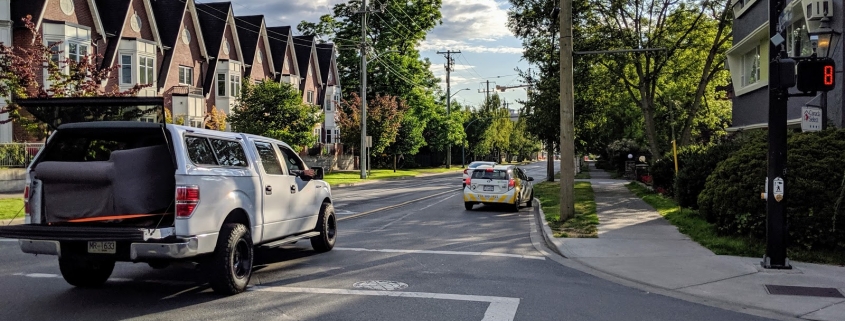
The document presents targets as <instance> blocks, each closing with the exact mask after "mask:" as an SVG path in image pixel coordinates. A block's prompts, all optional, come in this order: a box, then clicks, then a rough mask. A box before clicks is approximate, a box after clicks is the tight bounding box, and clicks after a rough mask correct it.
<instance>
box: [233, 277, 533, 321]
mask: <svg viewBox="0 0 845 321" xmlns="http://www.w3.org/2000/svg"><path fill="white" fill-rule="evenodd" d="M248 291H261V292H278V293H313V294H345V295H370V296H391V297H402V298H414V299H439V300H456V301H473V302H490V305H489V306H487V311H485V312H484V319H481V321H499V320H513V319H514V317H516V310H517V308H518V307H519V299H518V298H508V297H498V296H482V295H463V294H446V293H426V292H394V291H372V290H343V289H319V288H295V287H284V286H263V285H257V286H253V287H250V288H249V289H248Z"/></svg>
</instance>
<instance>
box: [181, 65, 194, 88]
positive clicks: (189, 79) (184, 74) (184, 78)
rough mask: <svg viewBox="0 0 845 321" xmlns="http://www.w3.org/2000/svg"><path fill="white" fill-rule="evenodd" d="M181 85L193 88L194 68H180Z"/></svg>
mask: <svg viewBox="0 0 845 321" xmlns="http://www.w3.org/2000/svg"><path fill="white" fill-rule="evenodd" d="M179 84H180V85H188V86H191V85H193V84H194V68H193V67H185V66H179Z"/></svg>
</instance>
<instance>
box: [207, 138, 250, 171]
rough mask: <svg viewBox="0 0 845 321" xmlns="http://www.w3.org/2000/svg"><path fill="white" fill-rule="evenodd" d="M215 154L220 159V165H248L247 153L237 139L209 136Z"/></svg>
mask: <svg viewBox="0 0 845 321" xmlns="http://www.w3.org/2000/svg"><path fill="white" fill-rule="evenodd" d="M209 140H210V141H211V146H212V147H214V154H215V155H217V159H218V160H220V166H235V167H248V166H249V165H247V161H246V153H244V149H243V147H241V144H240V143H238V142H236V141H231V140H225V139H215V138H209Z"/></svg>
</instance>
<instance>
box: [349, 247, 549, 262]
mask: <svg viewBox="0 0 845 321" xmlns="http://www.w3.org/2000/svg"><path fill="white" fill-rule="evenodd" d="M334 249H335V250H339V251H356V252H383V253H408V254H411V253H413V254H447V255H475V256H499V257H515V258H520V259H533V260H545V259H546V257H545V256H531V255H519V254H508V253H495V252H461V251H429V250H393V249H380V250H374V249H363V248H354V247H335V248H334Z"/></svg>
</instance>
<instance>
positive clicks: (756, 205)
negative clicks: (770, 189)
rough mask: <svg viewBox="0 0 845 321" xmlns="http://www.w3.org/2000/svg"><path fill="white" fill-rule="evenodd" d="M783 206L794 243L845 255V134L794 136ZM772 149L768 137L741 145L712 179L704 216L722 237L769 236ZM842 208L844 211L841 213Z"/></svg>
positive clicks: (702, 200)
mask: <svg viewBox="0 0 845 321" xmlns="http://www.w3.org/2000/svg"><path fill="white" fill-rule="evenodd" d="M787 150H788V153H787V169H788V173H789V175H785V177H784V179H785V181H786V182H785V184H786V185H785V188H786V190H785V195H784V202H786V206H787V209H786V210H787V226H788V230H789V242H790V243H791V245H792V246H798V247H801V248H804V249H816V248H823V249H836V250H841V249H845V222H844V221H845V219H842V218H839V219H837V214H838V213H837V212H841V211H843V210H845V206H843V205H841V204H842V203H845V200H840V196H841V195H842V192H843V182H844V181H843V177H845V173H843V172H842V169H841V166H839V165H840V164H841V162H842V159H843V156H845V130H836V129H830V130H825V131H823V132H817V133H790V134H789V136H788V140H787ZM767 151H768V145H767V141H766V137H765V136H764V135H756V136H755V137H750V139H747V140H744V141H743V142H742V147H741V148H740V149H739V150H737V151H736V152H734V153H733V154H732V155H731V156H730V157H728V158H727V159H726V160H725V161H723V162H721V163H719V165H718V166H716V170H715V171H714V172H713V173H712V174H711V175H710V176H709V177H708V178H707V182H706V184H705V188H704V190H703V191H702V193H701V194H700V195H699V197H698V204H699V205H700V213H701V214H702V215H704V217H705V218H706V219H707V220H708V221H710V222H712V223H715V225H716V228H717V230H718V231H719V232H720V233H722V234H733V235H741V236H744V235H748V236H752V237H756V238H763V237H765V235H766V201H765V200H761V199H760V193H762V192H763V191H764V188H765V186H764V184H765V179H766V168H767ZM837 204H840V205H839V208H837Z"/></svg>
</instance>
